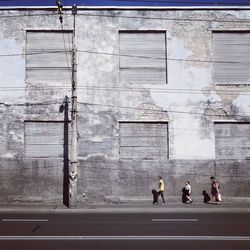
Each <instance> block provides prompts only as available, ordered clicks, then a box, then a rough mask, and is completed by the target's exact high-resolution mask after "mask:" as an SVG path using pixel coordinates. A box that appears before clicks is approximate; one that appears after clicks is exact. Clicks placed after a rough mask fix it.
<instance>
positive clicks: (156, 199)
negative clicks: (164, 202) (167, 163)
mask: <svg viewBox="0 0 250 250" xmlns="http://www.w3.org/2000/svg"><path fill="white" fill-rule="evenodd" d="M152 194H153V204H157V203H158V192H157V191H156V190H155V189H153V190H152Z"/></svg>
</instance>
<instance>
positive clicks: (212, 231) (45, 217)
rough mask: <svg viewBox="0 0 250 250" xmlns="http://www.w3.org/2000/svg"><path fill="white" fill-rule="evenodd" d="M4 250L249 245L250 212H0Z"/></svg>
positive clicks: (243, 248) (239, 249) (242, 248)
mask: <svg viewBox="0 0 250 250" xmlns="http://www.w3.org/2000/svg"><path fill="white" fill-rule="evenodd" d="M0 217H1V221H0V249H1V250H33V249H36V250H50V249H51V250H52V249H53V250H57V249H58V250H59V249H60V250H64V249H65V250H66V249H67V250H78V249H81V250H83V249H90V250H95V249H104V250H106V249H107V250H118V249H119V250H124V249H129V250H133V249H135V250H140V249H143V250H148V249H169V250H175V249H184V250H188V249H192V250H206V249H214V250H217V249H226V250H231V249H232V250H235V249H236V250H249V249H250V213H190V212H189V213H176V214H175V213H155V214H154V213H138V214H136V213H114V214H112V213H76V214H74V213H72V214H66V213H60V214H53V213H48V214H46V213H41V214H39V213H35V214H32V213H30V214H27V213H25V214H18V213H16V214H15V213H9V214H8V213H2V214H0Z"/></svg>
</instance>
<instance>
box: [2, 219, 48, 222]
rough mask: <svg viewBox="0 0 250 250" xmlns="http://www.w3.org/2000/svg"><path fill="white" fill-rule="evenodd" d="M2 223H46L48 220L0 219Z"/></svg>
mask: <svg viewBox="0 0 250 250" xmlns="http://www.w3.org/2000/svg"><path fill="white" fill-rule="evenodd" d="M1 221H2V222H48V221H49V220H48V219H1Z"/></svg>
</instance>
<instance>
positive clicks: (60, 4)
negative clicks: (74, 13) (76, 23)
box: [56, 0, 63, 23]
mask: <svg viewBox="0 0 250 250" xmlns="http://www.w3.org/2000/svg"><path fill="white" fill-rule="evenodd" d="M56 5H57V14H59V15H60V16H59V20H60V23H63V17H62V14H63V12H62V9H63V5H62V3H61V1H59V0H57V1H56Z"/></svg>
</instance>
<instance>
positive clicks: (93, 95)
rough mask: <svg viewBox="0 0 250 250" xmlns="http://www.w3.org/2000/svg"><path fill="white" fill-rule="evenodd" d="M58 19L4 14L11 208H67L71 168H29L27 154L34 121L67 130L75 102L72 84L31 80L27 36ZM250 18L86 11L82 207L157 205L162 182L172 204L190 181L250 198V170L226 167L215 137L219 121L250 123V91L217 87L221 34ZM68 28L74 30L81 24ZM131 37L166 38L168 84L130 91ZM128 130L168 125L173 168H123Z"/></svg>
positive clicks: (81, 73)
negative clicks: (132, 33) (122, 124)
mask: <svg viewBox="0 0 250 250" xmlns="http://www.w3.org/2000/svg"><path fill="white" fill-rule="evenodd" d="M52 13H55V11H54V10H53V12H52V10H51V11H48V10H47V11H46V10H44V11H41V10H27V11H25V10H23V11H21V10H19V11H18V10H16V11H15V10H12V11H3V10H2V11H0V17H1V18H0V26H1V31H0V55H1V57H0V90H1V91H0V118H1V119H0V167H1V168H0V179H1V182H0V187H1V190H3V192H2V194H1V198H0V200H1V201H15V200H25V201H41V200H44V201H59V202H60V201H62V200H63V193H64V191H63V179H64V162H63V159H38V158H37V159H28V158H27V157H26V156H25V145H24V141H25V140H24V122H25V121H26V120H29V121H63V120H64V114H63V113H59V107H60V105H61V104H62V103H63V100H64V97H65V96H66V95H68V96H69V97H70V96H71V92H70V89H71V86H69V85H67V84H65V85H64V86H54V85H49V84H40V83H28V82H26V81H25V61H26V59H25V48H26V30H61V25H60V23H59V20H58V16H56V15H51V14H52ZM29 14H32V15H31V16H28V15H29ZM45 14H48V15H45ZM11 16H12V17H11ZM13 16H14V17H13ZM249 18H250V10H237V11H234V10H212V9H211V10H198V9H197V10H167V9H166V10H153V9H151V10H150V9H145V10H132V9H131V10H86V9H82V10H79V11H78V15H77V17H76V43H77V48H78V52H77V79H78V89H79V90H78V103H79V104H78V109H79V113H78V115H79V117H78V118H79V119H78V133H79V145H78V156H79V181H78V187H79V193H78V195H79V201H82V202H83V201H84V199H83V198H82V193H86V194H87V200H89V201H91V200H92V201H95V200H103V199H105V197H106V198H108V197H125V198H126V197H148V196H150V195H151V194H150V191H151V189H152V188H154V187H155V182H156V179H155V177H156V176H157V175H158V174H161V175H162V176H163V177H164V179H165V181H166V185H167V191H166V192H167V195H169V196H176V195H179V192H180V190H181V187H182V186H183V185H184V183H185V181H187V180H189V181H190V182H191V183H192V185H193V193H194V195H196V196H198V195H200V192H201V191H202V190H203V189H206V190H208V188H209V176H211V175H215V176H216V177H217V178H218V180H219V181H220V183H221V185H222V192H223V194H224V195H225V196H243V197H248V196H249V195H250V193H249V192H250V189H249V187H250V177H249V171H250V170H249V169H250V163H249V161H247V160H245V159H235V160H227V159H224V160H220V161H219V160H216V159H215V157H216V154H215V134H214V121H218V120H225V121H228V120H232V119H233V120H235V121H244V122H250V101H249V95H250V87H249V85H244V86H243V85H237V86H232V85H231V86H218V85H216V84H215V83H214V82H213V79H212V73H213V69H212V61H213V54H212V31H213V30H250V23H249V22H244V20H245V19H248V20H249ZM239 20H243V21H239ZM63 26H64V30H72V17H71V15H67V16H65V17H64V23H63ZM121 30H141V31H143V30H144V31H145V30H149V31H157V30H160V31H166V37H167V39H166V45H167V52H166V53H167V84H157V83H156V84H154V85H150V84H141V85H138V84H133V83H122V82H120V77H119V31H121ZM66 38H67V37H66ZM3 55H6V56H3ZM119 121H163V122H168V128H169V141H168V144H169V159H168V158H167V156H166V158H164V159H159V160H157V159H153V160H143V159H130V160H125V159H120V157H119V143H120V142H119Z"/></svg>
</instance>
